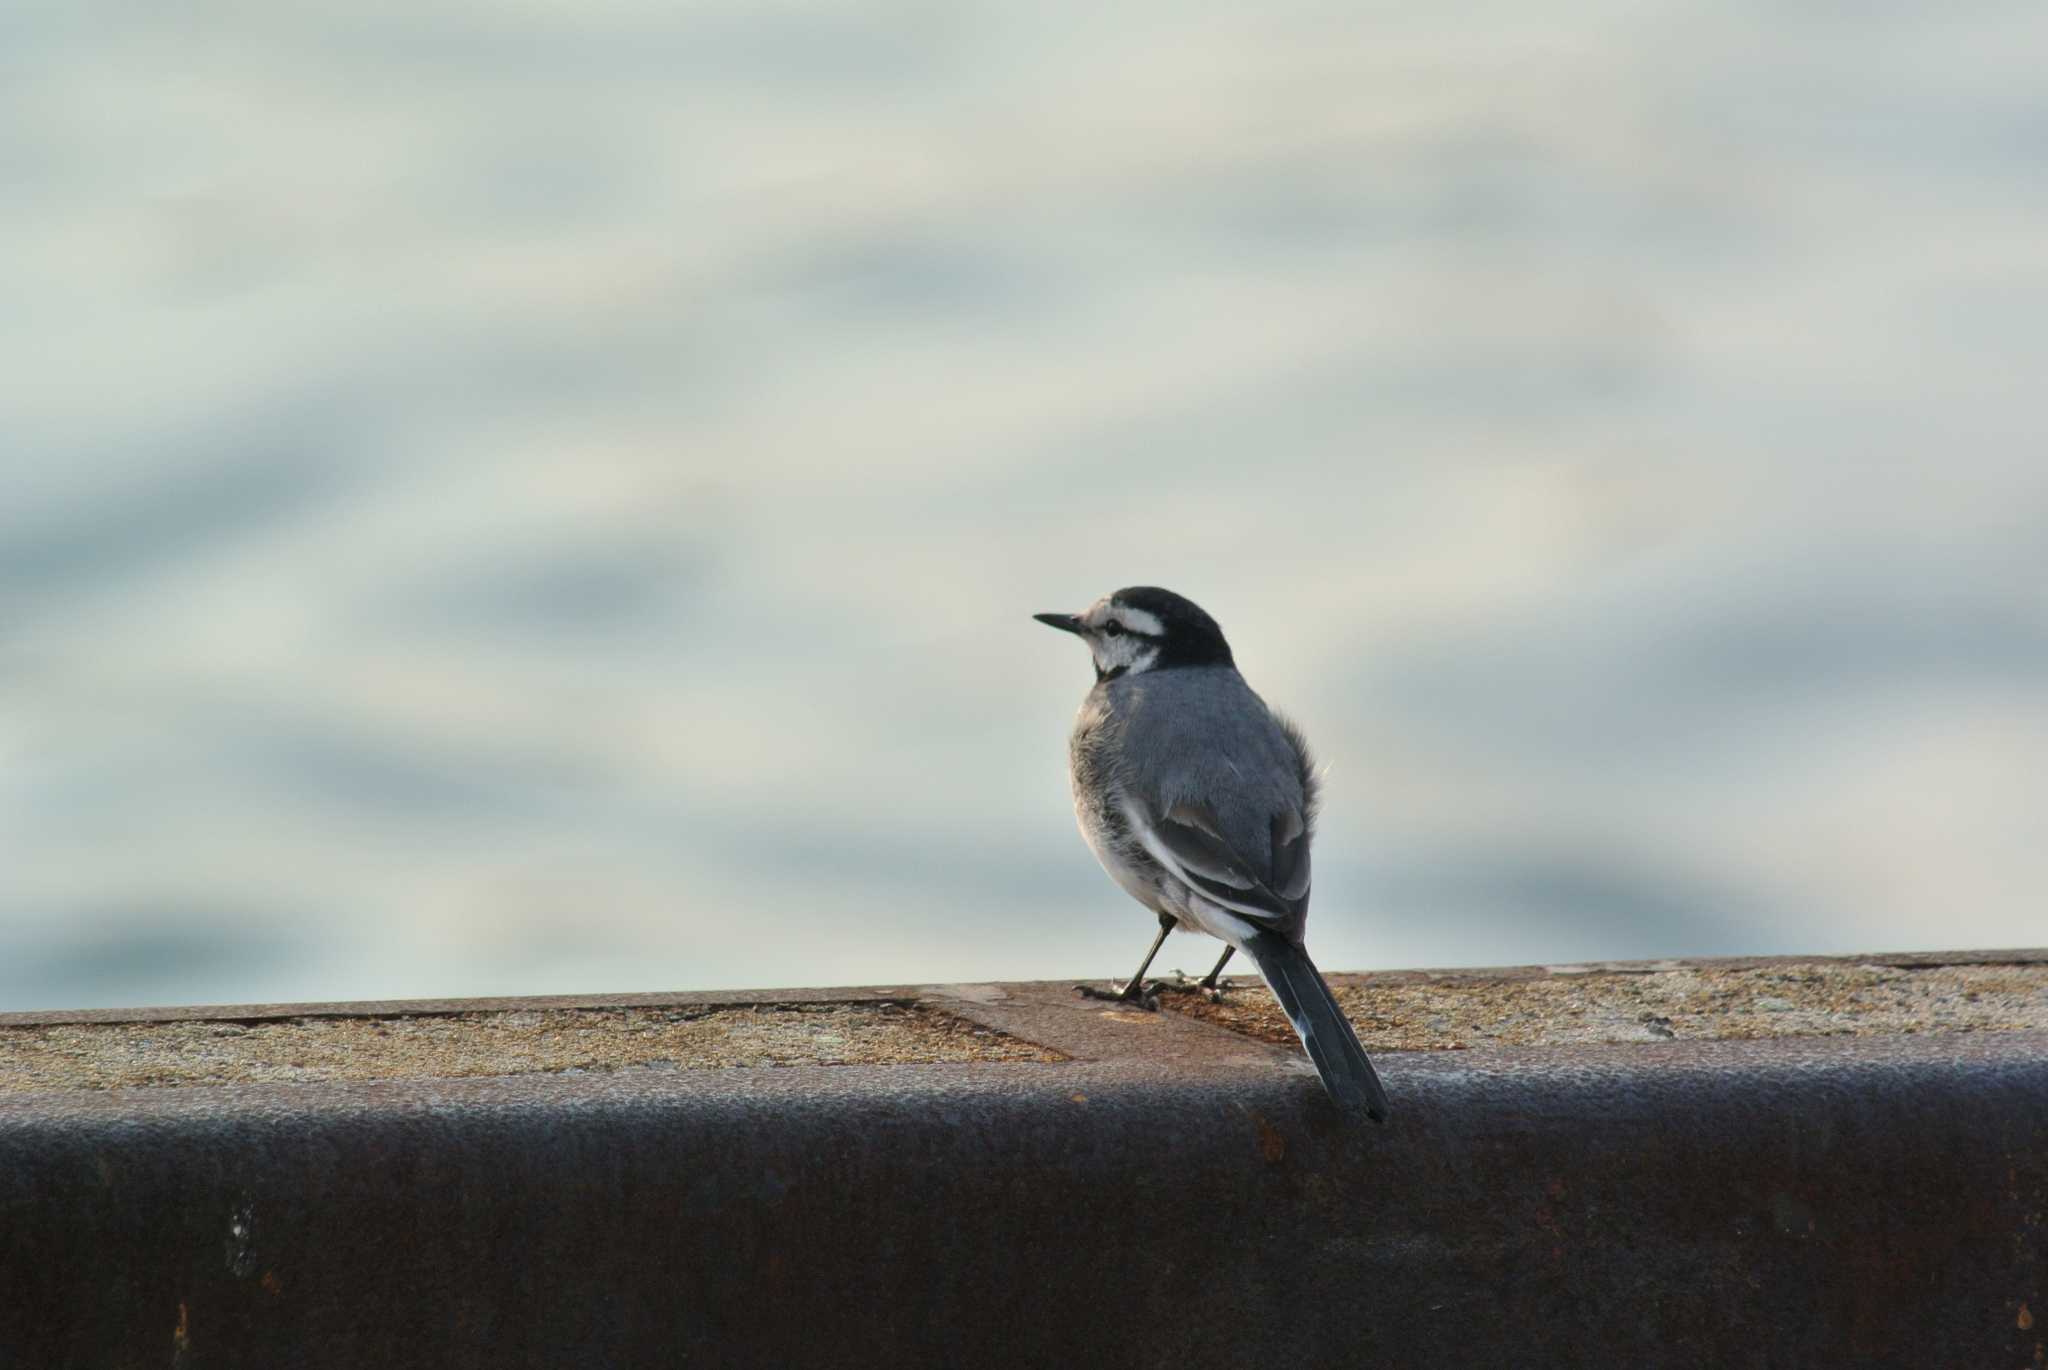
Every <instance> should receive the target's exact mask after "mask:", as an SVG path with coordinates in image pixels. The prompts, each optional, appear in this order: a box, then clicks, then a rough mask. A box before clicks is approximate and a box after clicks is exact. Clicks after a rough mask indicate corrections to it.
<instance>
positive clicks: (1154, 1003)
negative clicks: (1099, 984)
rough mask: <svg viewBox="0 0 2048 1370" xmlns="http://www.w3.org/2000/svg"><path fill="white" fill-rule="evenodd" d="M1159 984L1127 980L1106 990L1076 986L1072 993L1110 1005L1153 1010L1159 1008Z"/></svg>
mask: <svg viewBox="0 0 2048 1370" xmlns="http://www.w3.org/2000/svg"><path fill="white" fill-rule="evenodd" d="M1160 988H1161V987H1160V984H1159V982H1158V981H1157V980H1154V981H1152V982H1151V983H1149V984H1144V983H1141V982H1139V981H1137V980H1129V981H1126V982H1125V983H1123V984H1121V985H1118V984H1112V985H1111V986H1110V987H1109V988H1108V989H1097V988H1096V987H1095V986H1093V985H1076V986H1074V992H1075V993H1076V994H1079V995H1081V996H1082V997H1083V998H1086V999H1103V1000H1106V1001H1108V1002H1109V1003H1112V1004H1135V1005H1137V1006H1138V1007H1139V1008H1142V1009H1146V1010H1153V1009H1157V1008H1158V1007H1159V990H1160Z"/></svg>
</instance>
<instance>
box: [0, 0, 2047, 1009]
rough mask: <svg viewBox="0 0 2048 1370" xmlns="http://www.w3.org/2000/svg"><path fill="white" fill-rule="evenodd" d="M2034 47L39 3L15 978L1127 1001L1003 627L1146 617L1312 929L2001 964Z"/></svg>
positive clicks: (9, 435) (2043, 572)
mask: <svg viewBox="0 0 2048 1370" xmlns="http://www.w3.org/2000/svg"><path fill="white" fill-rule="evenodd" d="M2044 66H2048V11H2044V10H2042V9H2041V7H2040V6H2039V5H2037V4H2032V3H2026V2H2025V0H1985V2H1981V3H1980V2H1977V0H1965V3H1939V4H1938V3H1934V0H1882V2H1881V3H1876V4H1862V5H1847V4H1840V3H1833V2H1832V0H1791V2H1790V3H1787V2H1786V0H1776V2H1775V3H1772V4H1768V5H1766V4H1758V3H1750V2H1743V0H1738V3H1728V2H1727V0H1635V2H1632V3H1624V2H1623V0H1544V2H1543V3H1521V4H1500V3H1490V2H1489V0H1477V2H1476V3H1470V4H1463V5H1452V6H1415V5H1387V4H1370V3H1369V4H1357V3H1327V2H1326V0H1277V3H1264V4H1259V5H1218V4H1201V3H1197V4H1189V3H1180V2H1177V3H1171V4H1168V3H1157V2H1156V0H1137V2H1136V3H1124V4H1118V5H1111V6H1102V5H1092V4H1057V3H1032V4H1024V3H1016V2H1015V0H1011V2H1010V3H990V0H952V2H950V3H946V4H935V3H927V2H926V0H870V2H869V3H863V4H839V3H828V2H826V0H689V2H687V3H661V4H653V3H646V2H645V0H597V2H596V3H592V0H573V3H572V2H571V0H493V2H492V3H464V2H463V0H446V2H445V3H438V4H435V5H431V6H424V7H423V6H419V5H412V4H398V3H389V2H387V0H348V3H341V2H340V0H300V3H294V4H289V5H266V4H255V3H234V2H231V0H185V2H184V3H179V4H175V5H142V4H125V5H124V4H92V3H88V4H85V5H79V4H76V3H71V2H70V0H14V3H11V4H10V5H8V6H7V7H6V10H5V11H4V13H0V74H4V76H0V1008H14V1009H21V1008H32V1007H44V1006H50V1007H55V1006H86V1005H97V1004H118V1003H143V1002H150V1003H162V1002H194V1001H250V1000H274V999H292V998H341V997H366V996H380V997H381V996H398V995H441V994H477V993H517V992H577V991H597V990H639V989H659V988H716V987H732V986H743V985H795V984H828V983H872V982H904V981H911V982H916V981H937V980H959V979H1009V978H1025V977H1052V976H1061V977H1066V976H1072V977H1081V976H1089V977H1107V976H1110V975H1120V974H1122V973H1124V972H1127V971H1128V970H1129V969H1130V966H1131V964H1132V963H1133V961H1134V960H1135V957H1136V956H1137V954H1138V952H1139V951H1140V950H1141V949H1142V945H1143V943H1144V941H1145V939H1146V937H1147V935H1148V933H1149V931H1150V922H1149V919H1148V917H1147V915H1145V914H1144V913H1143V912H1142V911H1141V910H1139V909H1138V908H1137V907H1136V906H1135V905H1133V904H1132V903H1130V902H1129V901H1128V900H1127V899H1126V898H1125V897H1124V896H1123V895H1122V894H1121V893H1120V892H1119V891H1117V890H1116V889H1115V888H1114V887H1113V886H1111V885H1110V883H1109V882H1108V881H1107V880H1106V879H1105V878H1104V877H1103V876H1102V874H1101V873H1100V871H1099V870H1098V869H1097V868H1096V867H1095V865H1094V863H1093V861H1092V860H1091V859H1090V857H1089V856H1088V854H1087V853H1086V851H1085V850H1084V848H1083V847H1082V846H1081V843H1080V840H1079V838H1078V837H1077V835H1076V834H1075V832H1074V829H1073V824H1072V819H1071V816H1070V812H1069V808H1068V801H1067V796H1066V790H1065V774H1064V739H1065V734H1066V729H1067V726H1068V722H1069V719H1070V717H1071V715H1072V712H1073V709H1074V707H1075V705H1076V704H1077V703H1078V702H1079V700H1080V696H1081V694H1082V692H1083V691H1084V689H1085V688H1086V685H1087V683H1088V679H1089V677H1088V670H1087V666H1086V663H1085V659H1084V656H1083V654H1082V652H1081V650H1080V649H1079V647H1078V646H1077V645H1076V644H1075V643H1074V642H1072V641H1071V640H1069V639H1066V638H1062V637H1059V636H1057V635H1055V634H1052V633H1049V632H1047V631H1046V630H1045V629H1043V628H1041V627H1039V626H1037V625H1035V624H1033V623H1032V622H1031V620H1030V618H1029V617H1028V616H1029V615H1030V614H1031V613H1032V612H1034V611H1038V610H1046V609H1071V608H1079V607H1081V606H1082V605H1084V604H1085V603H1087V602H1088V601H1089V600H1091V599H1092V598H1094V597H1095V596H1096V595H1098V594H1100V593H1102V592H1104V591H1106V590H1109V589H1111V588H1113V587H1115V586H1118V585H1122V584H1129V583H1148V582H1149V583H1158V584H1164V585H1168V586H1171V587H1173V588H1176V589H1179V590H1181V591H1183V592H1185V593H1187V594H1189V595H1190V596H1192V597H1194V598H1195V599H1197V600H1198V601H1200V602H1201V603H1202V604H1204V605H1205V606H1206V607H1208V608H1209V609H1210V610H1211V611H1212V612H1213V613H1214V614H1215V615H1216V616H1217V617H1218V618H1219V619H1220V620H1221V621H1222V623H1223V625H1224V627H1225V629H1226V630H1227V631H1228V632H1229V634H1230V636H1231V638H1232V641H1233V643H1234V644H1235V645H1236V647H1237V651H1238V657H1239V660H1240V661H1241V663H1243V665H1244V667H1245V670H1246V674H1247V676H1248V677H1249V678H1250V679H1251V681H1252V683H1253V685H1254V686H1255V687H1256V688H1258V689H1260V690H1261V691H1262V692H1263V693H1265V695H1266V696H1267V697H1268V698H1269V699H1270V700H1272V701H1274V702H1276V703H1278V704H1280V705H1282V706H1283V707H1284V708H1286V709H1287V710H1288V711H1290V712H1291V713H1292V714H1293V715H1294V716H1295V717H1296V718H1297V719H1298V720H1299V721H1300V722H1301V723H1302V724H1303V725H1304V726H1305V727H1306V728H1307V730H1308V732H1309V734H1310V736H1311V738H1312V739H1314V740H1315V742H1316V743H1317V744H1318V747H1319V750H1320V753H1321V755H1322V757H1323V758H1324V759H1325V760H1326V761H1327V762H1328V764H1329V767H1330V772H1329V781H1328V796H1329V798H1328V805H1327V814H1326V819H1325V822H1324V826H1323V831H1322V838H1321V841H1320V843H1319V846H1318V848H1317V854H1316V859H1317V877H1318V878H1317V893H1316V906H1315V912H1314V915H1313V918H1312V920H1311V937H1310V945H1311V947H1312V948H1314V949H1315V951H1316V954H1317V956H1318V959H1319V960H1320V961H1321V962H1322V963H1323V964H1324V965H1325V966H1327V967H1331V968H1366V967H1375V966H1407V965H1453V964H1494V963H1504V962H1531V961H1542V962H1556V961H1564V960H1574V959H1582V958H1607V957H1657V956H1666V955H1679V954H1715V953H1749V952H1790V951H1814V952H1828V951H1850V950H1858V949H1866V950H1867V949H1877V948H1932V947H1954V946H1997V945H2014V944H2027V943H2033V944H2038V943H2040V942H2041V941H2042V940H2043V936H2042V929H2043V927H2044V925H2048V924H2044V918H2043V912H2042V892H2043V890H2044V889H2048V820H2044V811H2048V712H2044V708H2043V702H2044V688H2048V443H2044V439H2048V420H2044V417H2043V411H2044V402H2043V399H2042V393H2041V391H2042V385H2043V376H2044V375H2048V232H2044V226H2048V218H2044V212H2048V81H2044V80H2043V79H2042V71H2043V70H2044ZM1211 950H1212V946H1211V944H1208V943H1206V942H1205V943H1203V944H1201V945H1199V946H1198V945H1196V944H1194V943H1192V942H1188V943H1183V942H1179V941H1176V942H1175V943H1173V944H1170V945H1169V950H1168V954H1167V955H1166V956H1165V958H1164V960H1163V964H1166V965H1180V966H1184V967H1186V968H1188V969H1197V968H1199V967H1200V966H1202V965H1205V964H1206V962H1207V960H1208V958H1209V955H1210V952H1211Z"/></svg>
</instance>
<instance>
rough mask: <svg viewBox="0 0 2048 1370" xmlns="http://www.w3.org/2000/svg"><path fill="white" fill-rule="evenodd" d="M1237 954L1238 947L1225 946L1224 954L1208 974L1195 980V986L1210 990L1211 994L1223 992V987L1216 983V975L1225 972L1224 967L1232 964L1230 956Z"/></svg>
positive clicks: (1217, 959) (1218, 958)
mask: <svg viewBox="0 0 2048 1370" xmlns="http://www.w3.org/2000/svg"><path fill="white" fill-rule="evenodd" d="M1235 955H1237V948H1236V947H1231V946H1226V947H1224V948H1223V954H1222V955H1221V956H1219V957H1217V958H1216V964H1215V966H1214V967H1213V968H1211V969H1210V971H1209V973H1208V974H1207V975H1204V976H1203V977H1202V978H1201V979H1200V980H1197V981H1196V982H1195V988H1196V989H1205V990H1208V991H1209V993H1210V994H1211V995H1216V994H1221V993H1222V992H1223V987H1222V986H1221V985H1218V984H1217V983H1216V977H1217V976H1219V975H1221V974H1222V973H1223V968H1224V967H1225V966H1227V965H1229V964H1230V958H1231V957H1233V956H1235Z"/></svg>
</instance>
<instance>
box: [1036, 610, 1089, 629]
mask: <svg viewBox="0 0 2048 1370" xmlns="http://www.w3.org/2000/svg"><path fill="white" fill-rule="evenodd" d="M1032 617H1033V618H1035V619H1037V620H1038V621H1039V622H1040V623H1043V624H1044V625H1045V626H1046V627H1048V628H1057V629H1059V630H1060V631H1061V632H1063V633H1078V632H1080V631H1081V620H1080V619H1079V618H1078V617H1076V616H1075V615H1073V614H1033V615H1032Z"/></svg>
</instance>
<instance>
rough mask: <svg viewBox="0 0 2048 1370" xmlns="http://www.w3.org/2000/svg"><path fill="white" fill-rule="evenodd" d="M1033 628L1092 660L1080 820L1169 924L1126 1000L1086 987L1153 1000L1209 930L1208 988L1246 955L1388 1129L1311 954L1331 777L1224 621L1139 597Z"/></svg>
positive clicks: (1323, 1065) (1338, 1093)
mask: <svg viewBox="0 0 2048 1370" xmlns="http://www.w3.org/2000/svg"><path fill="white" fill-rule="evenodd" d="M1032 617H1034V618H1036V619H1037V620H1038V621H1039V622H1040V623H1043V624H1046V625H1048V626H1050V627H1053V628H1058V629H1059V630H1060V631H1062V632H1067V633H1072V634H1074V635H1075V636H1076V637H1078V638H1080V639H1081V640H1082V641H1083V642H1085V643H1086V644H1087V645H1088V650H1089V653H1090V655H1091V656H1092V657H1093V659H1094V665H1095V684H1094V686H1093V687H1092V688H1091V689H1090V690H1089V691H1088V694H1087V696H1086V698H1084V699H1083V700H1082V702H1081V708H1080V712H1079V713H1078V714H1077V715H1076V716H1075V719H1074V731H1073V735H1072V737H1071V738H1070V739H1069V742H1068V749H1067V753H1068V776H1069V779H1070V781H1071V782H1072V786H1073V793H1074V815H1075V818H1076V820H1077V822H1078V823H1079V824H1080V828H1081V836H1082V837H1083V838H1084V839H1086V841H1087V843H1088V846H1089V848H1090V849H1091V850H1093V851H1094V853H1095V858H1096V860H1098V861H1100V862H1101V863H1102V868H1103V869H1104V870H1105V871H1107V872H1108V873H1109V877H1110V879H1112V880H1114V881H1115V882H1116V883H1117V884H1118V885H1119V886H1121V887H1122V888H1123V890H1124V892H1125V893H1127V894H1129V895H1130V896H1131V897H1132V898H1133V899H1135V900H1137V901H1138V902H1139V903H1140V904H1143V905H1144V906H1145V907H1146V908H1148V909H1150V910H1152V912H1153V913H1155V914H1157V915H1158V918H1159V935H1158V936H1157V937H1156V938H1154V939H1153V942H1152V946H1151V949H1150V950H1148V951H1147V952H1146V953H1145V959H1144V960H1143V961H1140V962H1139V963H1138V970H1137V973H1136V974H1135V975H1133V976H1132V977H1131V978H1130V979H1129V980H1128V981H1126V982H1125V983H1124V984H1123V985H1122V986H1121V987H1119V988H1118V989H1116V990H1115V991H1114V992H1113V993H1104V992H1102V991H1098V990H1093V989H1090V988H1088V987H1078V988H1081V989H1082V991H1083V992H1084V993H1089V994H1093V995H1095V996H1096V997H1099V998H1111V999H1117V1000H1125V1001H1136V1002H1138V1003H1140V1004H1146V1003H1147V1002H1148V998H1147V994H1148V992H1147V990H1146V987H1145V971H1146V970H1147V969H1148V968H1149V967H1150V966H1151V964H1152V958H1153V957H1155V956H1157V955H1158V954H1159V948H1160V945H1161V944H1162V943H1164V942H1165V941H1166V935H1167V933H1169V932H1171V931H1173V930H1174V929H1175V928H1182V929H1186V930H1187V931H1190V932H1202V933H1207V934H1208V935H1209V936H1211V937H1215V938H1218V939H1220V940H1221V941H1223V942H1224V943H1225V948H1224V952H1223V955H1222V958H1221V959H1219V960H1218V961H1217V962H1216V966H1215V969H1213V970H1211V971H1210V972H1209V974H1208V975H1207V976H1206V977H1205V978H1204V979H1203V980H1202V981H1201V982H1200V983H1201V985H1202V986H1203V987H1204V988H1207V989H1211V990H1213V989H1214V988H1215V987H1216V982H1217V976H1218V975H1220V974H1221V973H1222V971H1223V967H1224V966H1225V965H1226V964H1227V963H1228V962H1229V960H1230V958H1231V956H1232V955H1233V954H1235V953H1237V952H1240V951H1241V952H1243V953H1244V954H1245V956H1246V957H1247V958H1248V959H1249V960H1250V961H1251V962H1252V964H1253V965H1254V966H1256V967H1257V968H1258V971H1259V975H1260V976H1261V978H1263V979H1264V980H1265V982H1266V984H1267V986H1268V987H1269V988H1270V989H1271V990H1272V992H1273V997H1274V998H1275V999H1277V1000H1278V1001H1279V1003H1280V1007H1281V1009H1282V1010H1283V1011H1285V1013H1286V1014H1287V1021H1288V1022H1289V1023H1290V1024H1292V1025H1293V1027H1294V1031H1295V1034H1296V1035H1297V1036H1299V1037H1300V1038H1301V1044H1302V1046H1303V1048H1304V1049H1305V1050H1306V1051H1307V1052H1308V1056H1309V1059H1310V1060H1311V1061H1313V1062H1314V1063H1315V1067H1316V1073H1317V1074H1318V1075H1319V1076H1321V1078H1322V1083H1323V1088H1324V1090H1325V1091H1327V1092H1328V1094H1329V1096H1330V1098H1331V1099H1332V1100H1333V1101H1334V1102H1335V1103H1336V1104H1337V1106H1338V1107H1339V1108H1340V1109H1342V1110H1344V1111H1345V1112H1347V1113H1351V1114H1356V1113H1361V1112H1362V1113H1364V1114H1366V1115H1367V1116H1369V1117H1370V1118H1372V1119H1373V1121H1375V1122H1383V1121H1384V1120H1385V1118H1386V1114H1387V1094H1386V1090H1385V1088H1384V1087H1382V1085H1381V1084H1380V1078H1379V1073H1378V1072H1377V1071H1375V1070H1374V1069H1373V1065H1372V1060H1371V1058H1369V1057H1368V1056H1367V1055H1366V1054H1365V1048H1364V1047H1362V1046H1360V1045H1359V1042H1358V1035H1357V1034H1356V1033H1355V1032H1353V1031H1352V1028H1351V1024H1350V1022H1349V1021H1348V1020H1347V1019H1346V1018H1345V1017H1344V1012H1343V1010H1342V1009H1340V1008H1339V1007H1338V1006H1337V1000H1336V997H1335V996H1334V995H1332V994H1331V993H1330V986H1329V984H1328V982H1326V981H1325V980H1324V979H1323V977H1322V974H1321V973H1320V972H1319V971H1317V969H1316V967H1315V963H1314V962H1313V961H1311V960H1310V959H1309V955H1308V951H1307V949H1306V948H1305V947H1304V946H1303V945H1302V935H1303V931H1304V929H1305V927H1306V925H1307V921H1308V899H1309V846H1310V844H1311V842H1312V840H1313V838H1314V836H1315V824H1316V812H1317V800H1318V793H1317V791H1318V781H1317V776H1316V772H1315V768H1314V764H1313V762H1312V761H1311V759H1310V755H1309V749H1308V742H1307V740H1306V739H1305V738H1304V737H1303V736H1302V734H1301V730H1300V729H1299V728H1297V727H1295V726H1294V725H1293V724H1292V723H1290V722H1289V721H1288V720H1286V719H1285V718H1283V717H1281V716H1280V715H1279V714H1277V713H1275V712H1274V711H1273V710H1272V709H1270V708H1268V707H1267V705H1266V702H1265V701H1264V700H1263V699H1261V698H1259V696H1258V695H1257V694H1255V693H1253V691H1252V688H1251V686H1250V685H1248V684H1246V683H1245V679H1244V677H1243V676H1242V675H1240V674H1239V673H1238V669H1237V662H1236V659H1235V658H1234V657H1233V656H1232V654H1231V650H1230V644H1229V642H1228V641H1226V640H1225V638H1224V636H1223V630H1222V628H1220V627H1218V626H1217V623H1216V620H1215V619H1213V618H1211V617H1210V616H1209V615H1208V614H1207V613H1206V612H1204V611H1203V610H1202V609H1201V608H1200V607H1199V606H1198V605H1196V604H1195V603H1194V602H1193V601H1191V600H1188V599H1186V598H1184V597H1182V596H1180V595H1177V594H1175V593H1174V592H1172V591H1171V590H1163V589H1160V588H1159V587H1158V586H1153V585H1133V586H1127V587H1125V588H1124V589H1121V590H1117V591H1115V592H1114V593H1112V594H1108V595H1105V596H1103V597H1102V598H1101V599H1098V600H1097V601H1095V603H1093V604H1092V605H1090V606H1089V607H1088V608H1087V609H1085V610H1084V611H1082V612H1081V613H1078V614H1063V613H1047V614H1034V615H1032Z"/></svg>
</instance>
